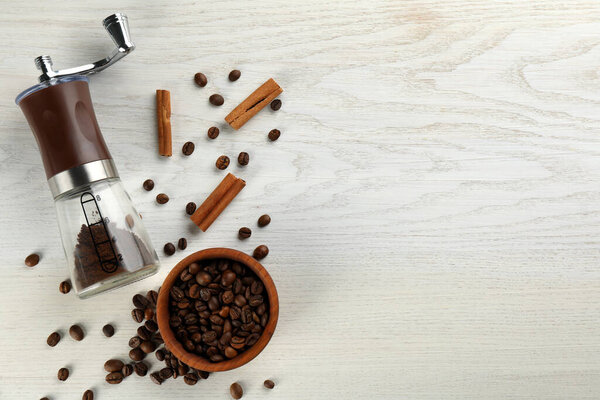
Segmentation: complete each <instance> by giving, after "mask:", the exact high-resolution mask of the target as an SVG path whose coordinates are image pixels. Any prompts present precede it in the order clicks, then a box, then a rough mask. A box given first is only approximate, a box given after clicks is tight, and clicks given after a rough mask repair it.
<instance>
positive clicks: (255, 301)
mask: <svg viewBox="0 0 600 400" xmlns="http://www.w3.org/2000/svg"><path fill="white" fill-rule="evenodd" d="M263 302H264V300H263V297H262V296H261V295H260V294H257V295H253V296H250V301H249V302H248V304H250V307H258V306H259V305H261V304H262V303H263Z"/></svg>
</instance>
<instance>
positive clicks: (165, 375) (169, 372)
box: [159, 368, 173, 380]
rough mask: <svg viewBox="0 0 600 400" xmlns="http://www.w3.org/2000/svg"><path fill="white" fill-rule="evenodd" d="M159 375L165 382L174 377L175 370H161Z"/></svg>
mask: <svg viewBox="0 0 600 400" xmlns="http://www.w3.org/2000/svg"><path fill="white" fill-rule="evenodd" d="M159 374H160V377H161V378H162V379H163V380H166V379H169V378H170V377H172V376H173V370H172V369H171V368H163V369H161V370H160V372H159Z"/></svg>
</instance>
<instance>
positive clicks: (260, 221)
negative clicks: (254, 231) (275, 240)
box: [258, 214, 271, 228]
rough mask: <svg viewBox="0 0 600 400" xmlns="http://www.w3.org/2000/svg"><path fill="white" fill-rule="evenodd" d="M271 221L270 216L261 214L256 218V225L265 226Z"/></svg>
mask: <svg viewBox="0 0 600 400" xmlns="http://www.w3.org/2000/svg"><path fill="white" fill-rule="evenodd" d="M270 223H271V217H269V215H268V214H264V215H261V216H260V218H259V219H258V226H260V227H261V228H262V227H265V226H267V225H269V224H270Z"/></svg>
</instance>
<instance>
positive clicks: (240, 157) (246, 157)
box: [238, 151, 250, 165]
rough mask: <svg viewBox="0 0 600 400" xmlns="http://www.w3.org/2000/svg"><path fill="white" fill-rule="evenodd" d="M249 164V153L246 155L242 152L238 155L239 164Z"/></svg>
mask: <svg viewBox="0 0 600 400" xmlns="http://www.w3.org/2000/svg"><path fill="white" fill-rule="evenodd" d="M249 162H250V155H249V154H248V153H246V152H245V151H242V152H241V153H240V154H239V155H238V164H240V165H248V163H249Z"/></svg>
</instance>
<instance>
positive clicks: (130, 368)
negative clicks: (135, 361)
mask: <svg viewBox="0 0 600 400" xmlns="http://www.w3.org/2000/svg"><path fill="white" fill-rule="evenodd" d="M121 373H122V374H123V376H124V377H127V376H129V375H131V374H133V365H131V364H125V365H124V366H123V369H122V370H121Z"/></svg>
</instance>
